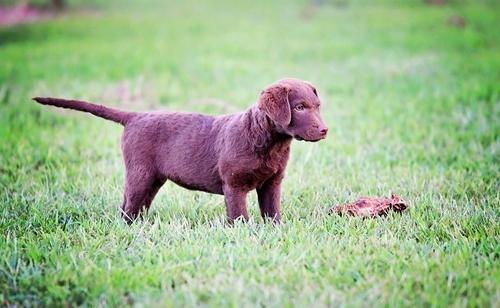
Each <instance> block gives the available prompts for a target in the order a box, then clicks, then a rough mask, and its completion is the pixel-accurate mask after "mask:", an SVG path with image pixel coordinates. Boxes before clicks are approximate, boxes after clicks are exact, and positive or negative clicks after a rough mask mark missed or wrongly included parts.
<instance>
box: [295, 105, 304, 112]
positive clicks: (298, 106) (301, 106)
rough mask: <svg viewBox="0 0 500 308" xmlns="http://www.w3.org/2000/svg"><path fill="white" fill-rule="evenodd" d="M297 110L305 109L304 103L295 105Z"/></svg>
mask: <svg viewBox="0 0 500 308" xmlns="http://www.w3.org/2000/svg"><path fill="white" fill-rule="evenodd" d="M295 110H297V111H302V110H304V105H302V104H299V105H297V106H295Z"/></svg>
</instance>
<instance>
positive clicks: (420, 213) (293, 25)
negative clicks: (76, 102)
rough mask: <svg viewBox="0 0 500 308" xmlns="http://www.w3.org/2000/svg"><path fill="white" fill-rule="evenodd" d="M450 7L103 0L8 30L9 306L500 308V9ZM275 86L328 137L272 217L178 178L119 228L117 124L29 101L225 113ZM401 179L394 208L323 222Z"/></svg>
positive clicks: (294, 161)
mask: <svg viewBox="0 0 500 308" xmlns="http://www.w3.org/2000/svg"><path fill="white" fill-rule="evenodd" d="M449 2H450V4H448V5H445V6H432V5H428V4H426V3H425V2H424V1H420V0H418V1H417V0H407V1H403V0H397V1H388V0H380V1H350V0H347V1H336V0H330V1H324V2H322V3H321V4H318V5H316V6H314V5H311V4H309V3H308V2H307V1H305V0H304V1H294V2H291V1H261V0H255V1H244V2H243V1H223V0H211V1H197V2H196V1H184V2H181V1H157V2H153V1H144V2H142V1H135V2H131V1H129V2H126V3H124V2H117V1H109V2H106V3H102V4H99V3H98V2H97V1H93V2H92V3H95V4H94V5H93V6H92V7H91V8H90V9H89V8H85V7H81V6H79V5H74V6H71V9H72V11H71V12H70V13H69V15H64V16H61V17H59V18H56V19H54V20H50V21H44V22H40V23H37V24H30V25H18V26H13V27H9V28H3V29H0V232H1V234H2V236H1V237H0V300H1V302H2V303H3V304H4V305H5V306H10V307H14V306H16V307H34V306H46V307H49V306H50V307H58V306H80V305H83V306H129V305H130V306H147V307H157V306H163V307H182V306H211V307H226V306H234V307H236V306H242V307H249V306H266V307H325V306H344V307H368V306H372V307H410V306H413V307H449V306H452V307H500V192H499V191H500V177H499V166H500V53H499V50H500V31H498V29H500V18H499V17H500V3H499V2H497V1H493V0H491V1H486V0H478V1H472V0H471V1H466V0H454V1H451V0H450V1H449ZM78 3H80V2H78ZM454 16H461V17H463V18H464V19H465V21H466V25H465V27H456V26H453V25H449V24H448V22H447V21H448V20H449V18H450V17H454ZM283 77H296V78H300V79H304V80H308V81H310V82H311V83H313V84H314V85H315V86H316V87H317V89H318V92H319V94H320V97H321V98H322V100H323V110H322V114H323V117H324V119H325V121H326V123H327V124H328V125H329V127H330V131H329V136H328V138H327V139H326V140H324V141H321V142H319V143H314V144H311V143H305V142H298V141H295V142H293V144H292V155H291V159H290V162H289V164H288V168H287V176H286V177H285V180H284V183H283V192H282V195H283V197H282V214H283V224H282V225H280V226H273V225H271V224H264V223H263V222H262V221H261V219H260V218H259V217H260V215H259V212H258V206H257V204H256V197H255V195H254V194H252V195H251V196H250V197H249V199H248V203H249V211H250V215H251V217H252V220H251V221H250V222H249V223H247V224H243V223H237V224H236V225H234V226H232V227H229V226H227V225H226V218H225V209H224V205H223V198H222V197H221V196H215V195H209V194H205V193H200V192H190V191H187V190H184V189H181V188H179V187H177V186H175V185H173V184H170V183H167V184H166V185H165V187H164V188H163V189H162V190H161V191H160V193H159V195H158V196H157V198H156V199H155V201H154V203H153V207H152V210H151V211H150V212H149V214H148V215H147V217H146V219H145V220H144V221H138V222H136V223H134V224H133V225H131V226H127V225H125V224H124V223H122V221H121V219H120V213H119V207H120V205H121V201H122V192H123V181H124V169H123V166H122V159H121V154H120V151H119V140H120V134H121V131H122V128H121V127H120V126H118V125H116V124H113V123H110V122H106V121H104V120H101V119H98V118H95V117H92V116H89V115H86V114H82V113H78V112H71V111H63V110H58V109H55V108H50V107H43V106H39V105H37V104H35V103H34V102H32V101H30V97H32V96H59V97H67V98H79V99H85V100H90V101H94V102H99V103H103V104H106V105H110V106H115V107H119V108H124V109H131V110H149V109H171V110H188V111H193V112H204V113H210V114H214V115H218V114H223V113H228V112H233V111H234V110H244V109H245V108H247V107H248V106H250V105H251V104H253V103H254V102H255V101H256V99H257V97H258V95H259V93H260V91H261V90H262V89H263V88H264V87H266V86H267V85H268V84H270V83H272V82H274V81H276V80H278V79H281V78H283ZM393 192H394V193H397V194H399V195H400V196H401V197H403V198H405V199H406V200H408V202H409V203H410V205H411V207H410V209H409V210H408V211H406V212H404V213H403V214H402V215H389V216H388V217H386V218H382V219H376V220H362V219H359V218H345V217H337V216H329V215H327V211H328V209H329V208H330V207H332V206H333V205H336V204H339V203H343V202H347V201H353V200H355V199H357V198H358V197H361V196H379V195H380V196H387V195H390V194H391V193H393ZM0 305H2V304H0Z"/></svg>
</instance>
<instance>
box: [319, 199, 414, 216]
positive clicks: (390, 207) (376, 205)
mask: <svg viewBox="0 0 500 308" xmlns="http://www.w3.org/2000/svg"><path fill="white" fill-rule="evenodd" d="M407 208H408V202H406V201H405V200H403V199H401V198H400V197H399V196H397V195H395V194H392V196H391V197H390V198H384V197H382V198H377V197H363V198H359V199H358V200H357V201H356V202H354V203H344V204H341V205H337V206H334V207H332V208H331V209H330V211H329V212H328V213H329V214H333V213H336V214H339V215H345V214H347V215H351V216H361V217H363V218H369V217H372V218H373V217H377V216H385V215H387V213H389V211H394V212H397V213H401V212H402V211H404V210H406V209H407Z"/></svg>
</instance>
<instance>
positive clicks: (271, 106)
mask: <svg viewBox="0 0 500 308" xmlns="http://www.w3.org/2000/svg"><path fill="white" fill-rule="evenodd" d="M34 100H35V101H37V102H39V103H41V104H45V105H53V106H56V107H62V108H69V109H76V110H80V111H84V112H89V113H92V114H94V115H96V116H98V117H101V118H105V119H108V120H111V121H114V122H117V123H120V124H122V125H124V126H125V129H124V131H123V135H122V140H121V148H122V152H123V159H124V161H125V169H126V175H125V178H126V179H125V192H124V198H123V205H122V211H123V218H124V219H125V221H127V222H131V221H132V220H133V219H135V218H136V217H137V215H138V214H139V213H140V211H141V210H142V209H148V208H149V207H150V205H151V202H152V201H153V199H154V197H155V195H156V193H157V192H158V190H159V189H160V187H161V186H162V185H163V184H164V183H165V181H167V180H171V181H172V182H174V183H176V184H178V185H180V186H182V187H185V188H188V189H193V190H201V191H206V192H209V193H214V194H223V195H224V200H225V203H226V210H227V215H228V217H229V220H230V221H231V222H232V221H234V220H235V219H237V218H239V217H241V218H242V219H243V220H245V221H246V220H248V213H247V208H246V201H245V199H246V195H247V193H248V192H250V191H251V190H254V189H255V190H256V191H257V196H258V202H259V207H260V211H261V216H262V217H263V218H270V219H272V220H273V221H275V222H279V221H280V219H281V214H280V194H281V181H282V179H283V177H284V174H285V168H286V165H287V162H288V158H289V155H290V143H291V141H292V139H293V138H295V139H298V140H305V141H319V140H321V139H323V138H325V137H326V133H327V130H328V128H327V127H326V125H325V124H324V122H323V120H322V119H321V117H320V114H319V110H320V100H319V98H318V96H317V93H316V89H315V88H314V87H313V86H312V85H311V84H309V83H307V82H304V81H301V80H298V79H283V80H280V81H278V82H276V83H274V84H272V85H270V86H269V87H267V88H266V89H265V90H264V91H262V93H261V95H260V97H259V100H258V102H257V104H255V105H253V106H251V107H250V108H248V109H247V110H246V111H244V112H241V113H236V114H230V115H224V116H220V117H213V116H208V115H203V114H193V113H182V112H169V111H150V112H140V113H136V112H128V111H122V110H117V109H113V108H108V107H104V106H100V105H94V104H91V103H87V102H83V101H78V100H65V99H58V98H40V97H36V98H34Z"/></svg>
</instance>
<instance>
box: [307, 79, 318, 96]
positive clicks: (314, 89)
mask: <svg viewBox="0 0 500 308" xmlns="http://www.w3.org/2000/svg"><path fill="white" fill-rule="evenodd" d="M304 83H306V84H307V85H308V86H310V87H311V88H312V90H313V93H314V95H316V96H318V92H316V88H315V87H314V86H313V85H312V84H311V83H309V82H307V81H304Z"/></svg>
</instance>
